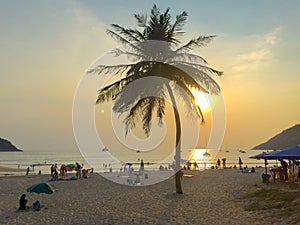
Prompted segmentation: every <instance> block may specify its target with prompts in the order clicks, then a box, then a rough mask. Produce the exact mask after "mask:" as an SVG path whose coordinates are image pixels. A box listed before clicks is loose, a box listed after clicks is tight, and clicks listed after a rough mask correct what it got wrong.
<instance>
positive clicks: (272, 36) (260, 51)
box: [232, 27, 282, 72]
mask: <svg viewBox="0 0 300 225" xmlns="http://www.w3.org/2000/svg"><path fill="white" fill-rule="evenodd" d="M281 31H282V27H276V28H275V29H274V30H272V31H271V32H269V33H267V34H263V35H260V36H257V35H256V36H252V37H250V38H248V39H247V40H243V41H244V42H245V43H244V46H247V47H246V48H245V49H244V50H243V51H244V52H245V53H241V54H238V55H237V57H236V58H235V59H234V64H233V66H232V69H233V70H234V71H236V72H242V71H249V70H250V71H253V70H257V69H258V68H259V67H261V66H263V65H265V64H266V63H267V62H268V61H270V60H272V59H274V58H275V54H274V52H273V49H274V46H275V45H276V44H277V43H278V40H279V35H280V33H281ZM248 46H249V47H248Z"/></svg>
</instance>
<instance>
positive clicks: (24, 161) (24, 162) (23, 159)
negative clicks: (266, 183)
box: [0, 149, 264, 175]
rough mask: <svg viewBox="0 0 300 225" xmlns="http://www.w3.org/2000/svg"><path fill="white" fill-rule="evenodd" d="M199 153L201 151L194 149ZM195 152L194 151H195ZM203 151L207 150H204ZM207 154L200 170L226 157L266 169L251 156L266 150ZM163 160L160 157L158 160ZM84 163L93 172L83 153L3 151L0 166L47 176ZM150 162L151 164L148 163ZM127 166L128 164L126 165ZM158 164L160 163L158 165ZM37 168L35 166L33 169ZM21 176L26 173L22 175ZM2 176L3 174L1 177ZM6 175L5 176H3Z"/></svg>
mask: <svg viewBox="0 0 300 225" xmlns="http://www.w3.org/2000/svg"><path fill="white" fill-rule="evenodd" d="M193 150H197V149H193ZM193 150H191V152H192V151H193ZM202 152H203V151H202ZM204 152H207V153H208V154H207V155H208V157H206V158H205V159H203V158H202V159H196V161H197V163H198V164H199V168H209V167H211V166H212V165H215V164H216V162H217V159H220V160H221V162H222V158H226V165H227V167H230V166H231V167H233V166H234V165H236V166H239V164H238V163H239V157H240V158H241V159H242V161H243V166H246V165H247V166H248V167H251V166H263V165H264V161H263V160H257V159H250V158H249V157H250V156H253V155H256V154H259V153H261V152H262V150H246V151H239V150H227V151H225V150H224V151H223V150H221V151H216V150H211V149H207V150H205V151H204ZM158 158H159V157H158ZM140 159H143V153H139V154H137V156H136V157H135V158H131V159H128V161H127V162H129V163H132V164H133V168H134V169H138V167H139V162H140ZM186 160H193V159H192V158H191V157H189V156H185V158H183V162H184V161H186ZM76 162H78V163H80V164H83V165H84V168H86V169H89V168H91V166H90V165H89V164H88V163H87V161H86V160H85V159H84V157H83V156H82V154H81V153H80V151H79V150H56V151H54V150H51V151H50V150H24V151H23V152H0V166H5V167H10V168H20V169H26V168H27V167H29V168H30V173H36V174H37V173H38V171H39V170H41V172H42V173H43V174H45V173H46V174H49V173H50V166H51V165H52V164H55V163H57V164H58V166H60V165H61V164H71V163H72V164H74V163H76ZM148 162H149V164H147V163H148ZM122 163H123V165H124V162H122ZM122 163H121V162H120V164H110V162H109V161H108V162H107V164H106V166H105V165H103V163H99V165H97V166H96V167H97V168H95V170H96V171H99V172H105V171H108V169H109V167H112V169H113V171H119V170H120V166H122ZM144 163H145V168H146V169H147V168H148V169H149V170H150V169H151V170H155V169H158V167H159V166H160V164H162V165H163V166H164V167H168V165H167V164H172V162H171V161H170V162H166V163H159V162H155V160H154V159H148V160H147V159H144ZM157 163H158V164H157ZM33 165H34V167H33ZM10 174H14V175H16V174H20V173H10ZM21 174H24V172H22V173H21ZM0 175H1V174H0ZM2 175H3V173H2Z"/></svg>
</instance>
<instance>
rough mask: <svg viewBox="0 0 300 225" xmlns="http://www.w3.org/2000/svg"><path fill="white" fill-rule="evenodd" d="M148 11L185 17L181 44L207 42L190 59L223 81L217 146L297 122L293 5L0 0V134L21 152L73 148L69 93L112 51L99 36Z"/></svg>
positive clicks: (247, 141)
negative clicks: (199, 59)
mask: <svg viewBox="0 0 300 225" xmlns="http://www.w3.org/2000/svg"><path fill="white" fill-rule="evenodd" d="M153 4H157V6H158V8H159V9H161V11H164V10H165V9H166V8H168V7H170V9H171V14H172V15H173V16H174V17H175V15H177V14H179V13H181V12H182V11H187V12H188V15H189V16H188V20H187V23H186V26H185V32H186V33H185V35H184V37H183V42H185V41H187V40H189V39H191V38H194V37H197V36H198V35H216V38H215V39H214V40H213V41H212V42H211V43H210V44H209V45H208V46H207V47H204V48H199V49H197V50H195V52H196V53H197V54H199V55H201V56H203V57H204V58H205V59H206V60H207V61H208V62H209V64H210V65H211V66H212V67H214V68H216V69H218V70H221V71H224V75H223V76H222V77H221V78H218V82H219V84H220V85H221V88H222V93H223V96H224V99H225V105H226V133H225V138H224V142H223V147H222V148H224V149H251V148H252V147H254V146H255V145H257V144H260V143H261V142H264V141H266V140H268V139H269V138H271V137H272V136H274V135H275V134H277V133H279V132H281V131H282V130H284V129H287V128H289V127H291V126H293V125H295V124H298V123H299V119H300V114H299V112H300V104H299V97H300V77H299V70H300V69H299V67H298V64H299V62H300V61H299V53H298V51H299V49H300V42H299V36H300V28H299V24H298V21H300V14H299V11H300V3H299V1H292V0H291V1H285V2H282V1H271V0H264V1H261V0H253V1H217V0H212V1H196V0H194V1H193V0H191V1H170V0H168V1H162V0H161V1H137V0H129V1H121V0H111V1H96V0H94V1H92V0H87V1H68V0H65V1H47V0H46V1H37V0H35V1H34V0H29V1H17V0H1V1H0V30H1V35H0V46H1V52H0V84H1V88H0V124H1V126H0V137H3V138H7V139H9V140H11V141H12V142H13V143H14V144H15V145H16V146H17V147H19V148H21V149H30V150H35V149H36V150H41V149H49V150H60V149H70V150H71V149H77V145H76V141H75V137H74V134H73V126H72V105H73V99H74V95H75V93H76V88H77V86H78V84H79V82H80V79H81V77H82V76H83V74H84V72H85V71H86V69H87V68H88V67H89V66H90V65H91V64H92V63H93V62H94V61H95V59H96V58H98V57H99V56H101V55H104V54H106V53H107V52H109V51H110V50H112V49H113V48H115V47H118V46H119V44H118V43H117V42H116V41H115V40H113V39H112V38H110V37H109V36H108V35H107V34H106V32H105V29H107V28H109V26H110V24H112V23H117V24H120V25H122V26H125V27H133V28H134V27H136V23H135V20H134V17H133V14H134V13H146V14H149V12H150V9H151V7H152V6H153Z"/></svg>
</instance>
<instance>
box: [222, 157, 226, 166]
mask: <svg viewBox="0 0 300 225" xmlns="http://www.w3.org/2000/svg"><path fill="white" fill-rule="evenodd" d="M222 162H223V168H226V158H223V159H222Z"/></svg>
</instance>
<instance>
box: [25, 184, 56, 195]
mask: <svg viewBox="0 0 300 225" xmlns="http://www.w3.org/2000/svg"><path fill="white" fill-rule="evenodd" d="M54 191H55V188H54V187H53V186H52V185H51V184H49V183H39V184H34V185H32V186H31V187H29V188H27V192H30V193H32V192H34V193H38V194H42V193H45V194H49V195H50V194H52V193H53V192H54Z"/></svg>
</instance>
